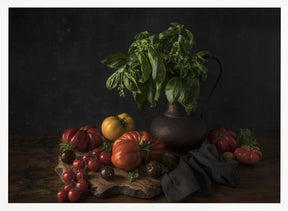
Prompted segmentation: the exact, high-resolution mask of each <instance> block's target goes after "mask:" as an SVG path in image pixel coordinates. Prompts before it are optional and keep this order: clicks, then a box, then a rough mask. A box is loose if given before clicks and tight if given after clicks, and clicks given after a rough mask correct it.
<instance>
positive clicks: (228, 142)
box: [208, 127, 237, 153]
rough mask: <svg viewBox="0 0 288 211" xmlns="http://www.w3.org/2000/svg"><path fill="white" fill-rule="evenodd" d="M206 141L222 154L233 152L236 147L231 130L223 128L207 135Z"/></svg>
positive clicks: (234, 136) (234, 137) (234, 135)
mask: <svg viewBox="0 0 288 211" xmlns="http://www.w3.org/2000/svg"><path fill="white" fill-rule="evenodd" d="M208 139H209V141H210V142H211V143H212V144H215V146H216V147H217V149H218V150H220V151H221V152H222V153H224V152H234V150H235V148H236V146H237V144H236V134H235V133H234V132H233V131H232V130H226V129H225V128H224V127H221V128H218V129H214V130H211V131H210V132H209V134H208Z"/></svg>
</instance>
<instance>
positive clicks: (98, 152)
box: [91, 148, 101, 159]
mask: <svg viewBox="0 0 288 211" xmlns="http://www.w3.org/2000/svg"><path fill="white" fill-rule="evenodd" d="M100 153H101V149H100V148H95V149H93V150H92V153H91V154H92V155H94V156H97V158H98V159H99V156H100Z"/></svg>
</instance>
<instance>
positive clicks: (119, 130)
mask: <svg viewBox="0 0 288 211" xmlns="http://www.w3.org/2000/svg"><path fill="white" fill-rule="evenodd" d="M132 130H135V121H134V119H133V118H132V117H131V116H130V115H129V114H127V113H122V114H119V115H117V116H109V117H107V118H106V119H104V121H103V122H102V125H101V131H102V134H103V136H104V137H105V138H106V139H108V140H109V141H115V140H116V139H117V138H119V137H120V136H121V135H122V134H123V133H126V132H129V131H132Z"/></svg>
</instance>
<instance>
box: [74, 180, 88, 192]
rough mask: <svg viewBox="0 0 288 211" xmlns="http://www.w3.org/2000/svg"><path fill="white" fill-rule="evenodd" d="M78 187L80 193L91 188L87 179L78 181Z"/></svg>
mask: <svg viewBox="0 0 288 211" xmlns="http://www.w3.org/2000/svg"><path fill="white" fill-rule="evenodd" d="M76 188H77V189H78V190H79V192H80V193H85V192H87V191H88V189H89V183H88V182H87V181H86V180H83V179H80V180H78V182H77V183H76Z"/></svg>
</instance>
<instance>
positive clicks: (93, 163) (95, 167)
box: [88, 159, 101, 171]
mask: <svg viewBox="0 0 288 211" xmlns="http://www.w3.org/2000/svg"><path fill="white" fill-rule="evenodd" d="M88 168H89V169H90V170H91V171H100V169H101V163H100V161H99V160H97V159H91V160H89V162H88Z"/></svg>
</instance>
